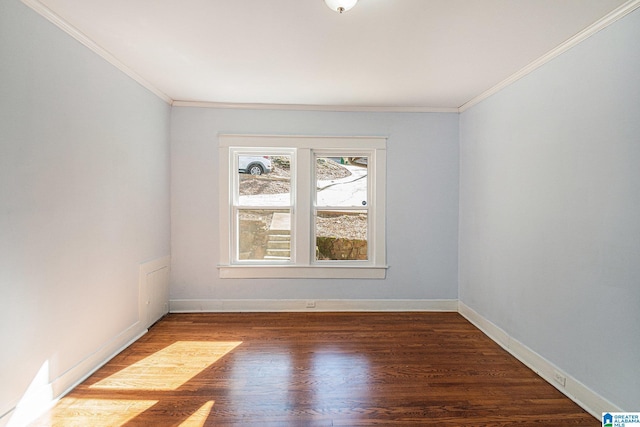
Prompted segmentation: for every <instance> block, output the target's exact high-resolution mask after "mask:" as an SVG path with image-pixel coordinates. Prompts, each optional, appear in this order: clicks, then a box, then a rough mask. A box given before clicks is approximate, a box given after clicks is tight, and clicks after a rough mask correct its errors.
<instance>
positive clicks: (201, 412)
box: [178, 400, 214, 427]
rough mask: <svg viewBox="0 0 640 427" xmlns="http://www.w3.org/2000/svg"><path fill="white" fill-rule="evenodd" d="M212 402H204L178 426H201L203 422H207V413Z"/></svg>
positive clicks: (211, 406)
mask: <svg viewBox="0 0 640 427" xmlns="http://www.w3.org/2000/svg"><path fill="white" fill-rule="evenodd" d="M213 403H214V401H213V400H210V401H208V402H206V403H205V404H204V405H202V406H201V407H200V408H199V409H198V410H197V411H196V412H194V413H193V414H191V415H190V416H189V418H187V419H186V420H184V421H183V422H182V423H180V425H179V426H178V427H203V426H204V423H205V422H207V418H208V417H209V414H210V413H211V408H213Z"/></svg>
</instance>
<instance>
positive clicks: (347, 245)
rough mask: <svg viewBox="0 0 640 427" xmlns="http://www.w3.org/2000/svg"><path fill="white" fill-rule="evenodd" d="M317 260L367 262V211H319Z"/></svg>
mask: <svg viewBox="0 0 640 427" xmlns="http://www.w3.org/2000/svg"><path fill="white" fill-rule="evenodd" d="M315 227H316V260H318V261H321V260H367V259H368V256H367V211H347V212H345V211H342V212H336V211H318V212H317V215H316V226H315Z"/></svg>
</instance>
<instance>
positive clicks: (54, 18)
mask: <svg viewBox="0 0 640 427" xmlns="http://www.w3.org/2000/svg"><path fill="white" fill-rule="evenodd" d="M22 3H24V4H25V5H27V6H28V7H30V8H31V9H33V10H34V11H35V12H36V13H38V14H39V15H41V16H42V17H43V18H45V19H47V20H48V21H50V22H51V23H53V24H54V25H56V26H57V27H58V28H60V29H61V30H62V31H64V32H65V33H67V34H68V35H70V36H71V37H73V38H74V39H76V40H77V41H79V42H80V43H82V44H83V45H84V46H86V47H88V48H89V49H91V50H92V51H93V52H95V53H97V54H98V55H99V56H101V57H102V58H103V59H104V60H106V61H107V62H109V63H110V64H111V65H113V66H114V67H116V68H117V69H119V70H120V71H122V72H123V73H125V74H126V75H127V76H129V77H131V78H132V79H133V80H135V81H136V82H138V83H139V84H140V85H141V86H143V87H144V88H145V89H147V90H149V91H150V92H151V93H153V94H154V95H156V96H157V97H158V98H160V99H162V100H163V101H164V102H166V103H167V104H169V105H171V102H172V101H173V100H172V99H171V98H170V97H169V96H168V95H167V94H166V93H164V92H162V91H161V90H160V89H158V88H157V87H155V86H154V85H152V84H151V83H149V82H148V81H147V80H145V79H144V78H143V77H142V76H140V75H139V74H138V73H136V72H135V71H133V70H132V69H131V68H129V67H128V66H126V65H125V64H124V63H122V62H121V61H120V60H119V59H117V58H116V57H115V56H113V55H112V54H111V53H109V51H107V50H106V49H105V48H103V47H102V46H100V45H99V44H97V43H96V42H94V41H93V40H91V39H90V38H89V37H87V36H86V35H85V34H84V33H82V32H81V31H80V30H78V29H77V28H76V27H74V26H73V25H71V24H70V23H68V22H67V21H65V20H64V19H63V18H62V17H61V16H60V15H58V14H56V13H55V12H54V11H52V10H51V9H49V8H48V7H47V6H45V5H44V4H42V3H41V2H40V1H38V0H22Z"/></svg>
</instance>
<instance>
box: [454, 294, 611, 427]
mask: <svg viewBox="0 0 640 427" xmlns="http://www.w3.org/2000/svg"><path fill="white" fill-rule="evenodd" d="M458 312H459V313H460V314H461V315H462V316H463V317H464V318H466V319H467V320H468V321H469V322H471V323H472V324H473V325H475V326H476V327H477V328H478V329H480V330H481V331H482V332H483V333H484V334H485V335H487V336H488V337H489V338H491V339H492V340H493V341H495V342H496V343H497V344H499V345H500V346H501V347H502V348H504V349H505V350H507V351H508V352H509V353H511V355H512V356H514V357H515V358H516V359H518V360H519V361H521V362H522V363H524V364H525V365H526V366H527V367H528V368H529V369H531V370H532V371H533V372H535V373H537V374H538V375H540V376H541V377H542V378H543V379H544V380H545V381H547V382H548V383H549V384H551V385H552V386H554V387H555V388H557V389H558V390H560V392H562V393H563V394H564V395H565V396H567V397H568V398H569V399H571V400H573V401H574V402H575V403H577V404H578V405H580V406H581V407H582V408H583V409H584V410H585V411H587V412H589V413H590V414H591V415H593V416H594V417H595V418H597V419H601V417H602V413H603V412H622V409H621V408H620V407H618V406H616V405H615V404H613V403H611V402H610V401H608V400H607V399H605V398H604V397H602V396H600V395H599V394H597V393H596V392H594V391H593V390H591V389H590V388H588V387H587V386H585V385H584V384H582V383H581V382H580V381H578V380H577V379H575V378H574V377H572V376H571V375H568V374H567V373H566V372H564V371H563V370H562V369H560V368H559V367H557V366H556V365H554V364H553V363H551V362H549V361H548V360H547V359H545V358H544V357H542V356H541V355H539V354H538V353H536V352H535V351H533V350H531V349H530V348H529V347H527V346H526V345H524V344H522V343H521V342H520V341H518V340H516V339H515V338H513V337H511V336H510V335H509V334H507V333H506V332H505V331H504V330H502V329H500V328H499V327H498V326H496V325H495V324H494V323H492V322H491V321H489V320H488V319H486V318H485V317H483V316H482V315H480V314H478V313H477V312H476V311H474V310H473V309H471V308H470V307H469V306H467V305H466V304H464V303H463V302H461V301H460V302H458ZM556 374H559V375H560V376H562V377H564V378H566V383H565V385H564V386H563V385H562V384H561V383H559V382H558V381H556V379H555V376H556Z"/></svg>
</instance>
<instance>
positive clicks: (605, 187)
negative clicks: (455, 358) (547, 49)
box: [460, 10, 640, 411]
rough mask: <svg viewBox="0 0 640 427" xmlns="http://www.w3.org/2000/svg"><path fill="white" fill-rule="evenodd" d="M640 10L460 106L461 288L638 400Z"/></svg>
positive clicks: (500, 320)
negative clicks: (480, 98) (464, 107)
mask: <svg viewBox="0 0 640 427" xmlns="http://www.w3.org/2000/svg"><path fill="white" fill-rule="evenodd" d="M638 40H640V10H636V11H635V12H634V13H633V14H632V15H629V16H627V17H625V18H623V19H622V20H620V21H618V22H616V23H615V24H613V25H612V26H610V27H608V28H606V29H605V30H603V31H601V32H599V33H597V34H596V35H594V36H592V37H591V38H589V39H588V40H586V41H585V42H583V43H581V44H580V45H578V46H577V47H574V48H573V49H571V50H570V51H568V52H567V53H565V54H563V55H561V56H560V57H558V58H556V59H554V60H553V61H552V62H550V63H548V64H546V65H545V66H543V67H542V68H540V69H538V70H537V71H535V72H534V73H532V74H530V75H528V76H527V77H526V78H524V79H522V80H520V81H518V82H517V83H515V84H513V85H511V86H509V87H508V88H506V89H505V90H503V91H501V92H500V93H498V94H496V95H494V96H492V97H491V98H489V99H488V100H485V101H484V102H482V103H480V104H478V105H477V106H475V107H472V108H471V109H470V110H468V111H466V112H464V113H463V114H462V115H461V119H460V120H461V124H460V129H461V130H460V134H461V164H460V168H461V179H460V183H461V190H460V299H461V301H462V302H463V303H465V304H466V305H468V306H469V307H471V308H472V309H473V310H475V311H476V312H478V313H479V314H481V315H482V316H484V317H485V318H487V319H488V320H489V321H491V322H493V323H494V324H495V325H497V326H498V327H499V328H501V329H503V330H504V331H506V332H507V333H508V334H509V335H511V336H512V337H514V338H515V339H517V340H519V341H520V342H522V343H524V344H525V345H526V346H528V347H530V348H531V349H532V350H534V351H535V352H537V353H538V354H540V355H541V356H543V357H545V358H546V359H547V360H548V361H550V362H551V363H553V364H555V365H556V366H558V367H560V368H561V369H562V370H564V371H566V372H567V373H568V374H570V375H571V376H573V377H574V378H576V379H578V380H579V381H580V382H582V383H583V384H584V385H585V386H587V387H588V388H590V389H591V390H593V391H595V392H596V393H598V394H600V395H601V396H603V397H604V398H606V399H609V400H610V401H611V402H613V403H615V404H617V405H619V406H620V407H621V408H623V409H624V410H628V411H631V410H638V402H640V49H638Z"/></svg>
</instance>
